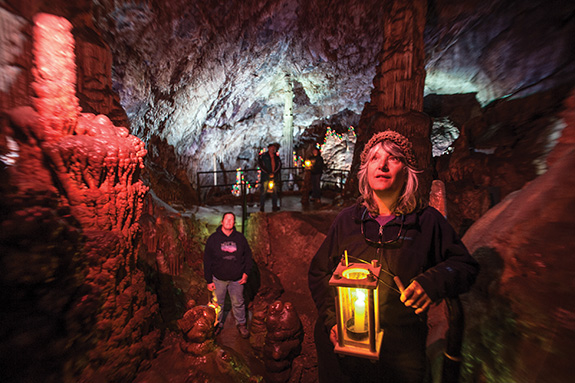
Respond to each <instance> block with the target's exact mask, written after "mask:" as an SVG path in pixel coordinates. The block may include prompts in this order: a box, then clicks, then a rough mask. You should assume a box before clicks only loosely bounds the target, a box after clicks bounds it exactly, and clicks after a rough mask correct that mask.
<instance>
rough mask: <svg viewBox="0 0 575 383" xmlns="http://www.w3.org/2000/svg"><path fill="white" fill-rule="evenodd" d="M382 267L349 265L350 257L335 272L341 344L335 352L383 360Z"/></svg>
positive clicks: (333, 283) (374, 261)
mask: <svg viewBox="0 0 575 383" xmlns="http://www.w3.org/2000/svg"><path fill="white" fill-rule="evenodd" d="M380 271H381V266H380V265H379V263H378V262H377V260H373V261H372V262H371V264H361V263H348V261H347V252H346V256H345V258H344V259H342V261H341V262H340V264H339V265H338V266H337V268H336V269H335V272H334V273H333V275H332V277H331V279H330V280H329V284H330V286H334V287H335V289H336V292H337V294H336V297H335V306H336V319H337V330H338V341H337V345H336V346H335V352H337V353H339V354H344V355H352V356H358V357H362V358H368V359H375V360H377V359H379V351H380V348H381V340H382V338H383V330H382V329H381V328H380V326H379V319H378V318H379V304H378V280H379V272H380Z"/></svg>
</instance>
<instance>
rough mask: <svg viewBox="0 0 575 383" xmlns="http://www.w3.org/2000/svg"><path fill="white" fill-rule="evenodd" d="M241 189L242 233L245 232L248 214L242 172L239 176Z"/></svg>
mask: <svg viewBox="0 0 575 383" xmlns="http://www.w3.org/2000/svg"><path fill="white" fill-rule="evenodd" d="M240 177H241V178H240V182H241V191H242V234H244V232H245V227H246V218H247V217H246V216H247V214H248V205H247V196H246V182H245V180H244V177H243V174H242V175H241V176H240Z"/></svg>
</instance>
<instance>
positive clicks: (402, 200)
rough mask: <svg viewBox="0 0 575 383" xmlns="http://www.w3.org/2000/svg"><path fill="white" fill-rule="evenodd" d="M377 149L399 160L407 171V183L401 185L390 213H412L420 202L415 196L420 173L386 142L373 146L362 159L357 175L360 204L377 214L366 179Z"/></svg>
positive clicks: (375, 204)
mask: <svg viewBox="0 0 575 383" xmlns="http://www.w3.org/2000/svg"><path fill="white" fill-rule="evenodd" d="M379 147H382V148H383V150H385V151H386V152H388V153H389V154H391V155H392V156H395V157H397V158H399V159H400V161H401V162H402V163H403V164H404V165H405V169H407V181H406V182H405V184H404V185H403V188H402V190H401V194H400V196H399V198H398V199H397V201H396V203H395V204H394V206H392V208H391V212H392V213H393V214H395V215H401V214H409V213H412V212H414V211H415V210H417V209H418V208H419V206H420V205H421V201H420V200H419V198H418V196H417V188H418V187H419V177H418V174H419V173H421V171H419V170H417V169H415V168H414V167H413V166H412V165H411V164H410V163H408V161H407V159H406V157H405V154H404V153H403V151H402V150H401V148H400V147H399V146H398V145H397V144H395V143H393V142H391V141H387V140H385V141H382V142H378V143H377V144H376V145H373V146H372V147H371V148H370V149H369V151H368V152H367V154H366V156H365V157H364V158H365V161H362V163H361V166H360V168H359V172H358V173H357V178H358V179H359V192H360V194H361V197H360V203H362V204H363V205H365V206H366V207H367V209H368V210H369V212H370V213H374V214H379V208H378V207H377V203H376V202H375V199H374V197H373V189H372V188H371V186H370V185H369V182H368V179H367V167H368V164H369V163H370V162H371V161H372V160H373V157H374V155H375V152H376V150H377V149H378V148H379ZM409 162H412V161H409Z"/></svg>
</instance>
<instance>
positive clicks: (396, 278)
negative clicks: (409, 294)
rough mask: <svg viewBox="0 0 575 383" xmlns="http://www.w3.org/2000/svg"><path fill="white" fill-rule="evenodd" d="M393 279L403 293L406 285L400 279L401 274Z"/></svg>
mask: <svg viewBox="0 0 575 383" xmlns="http://www.w3.org/2000/svg"><path fill="white" fill-rule="evenodd" d="M393 280H394V281H395V284H396V285H397V287H398V288H399V292H400V293H401V294H403V290H405V286H403V283H402V282H401V279H399V276H398V275H396V276H395V277H393Z"/></svg>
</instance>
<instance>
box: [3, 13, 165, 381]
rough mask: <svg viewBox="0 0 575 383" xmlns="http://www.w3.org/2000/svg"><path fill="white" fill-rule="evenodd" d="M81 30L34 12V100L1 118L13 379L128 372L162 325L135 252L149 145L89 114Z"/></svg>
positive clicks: (125, 375) (6, 349) (113, 377)
mask: <svg viewBox="0 0 575 383" xmlns="http://www.w3.org/2000/svg"><path fill="white" fill-rule="evenodd" d="M72 28H73V26H72V24H71V23H70V22H69V21H68V20H66V19H65V18H63V17H59V16H55V15H50V14H45V13H38V14H36V15H35V16H34V18H33V28H32V47H31V48H32V49H31V51H30V52H29V53H31V54H32V57H33V59H32V60H31V62H32V63H33V68H32V70H31V73H32V74H33V75H34V79H33V82H32V83H31V84H30V86H31V89H32V91H33V92H32V93H33V94H34V97H32V98H31V99H29V100H28V101H30V103H31V104H32V106H33V107H32V106H18V107H14V108H12V109H10V110H4V114H3V118H2V125H1V128H2V136H1V137H2V141H1V143H2V145H1V149H2V157H1V159H2V174H3V175H4V176H5V177H6V178H3V179H5V180H7V181H8V182H7V185H5V186H3V187H2V197H3V198H2V200H3V204H2V207H3V209H2V213H3V214H2V226H3V230H2V243H1V246H2V251H0V253H1V257H2V258H1V262H2V264H3V265H7V266H9V267H8V268H7V269H6V271H7V272H6V273H2V279H1V281H0V283H1V284H2V289H1V290H2V301H3V302H5V303H6V305H3V306H2V309H3V311H4V312H7V313H10V314H9V315H8V316H7V317H6V320H4V318H5V317H4V315H3V323H2V327H3V328H4V329H5V330H6V331H3V333H2V350H1V351H2V358H1V359H2V360H3V361H6V362H10V361H12V362H13V363H11V364H7V365H5V366H3V367H5V368H3V374H5V375H6V376H7V379H8V381H47V382H51V381H54V382H56V381H66V382H68V381H69V382H72V381H74V382H76V381H86V382H88V381H90V382H92V381H98V380H101V381H110V382H112V381H126V380H129V379H131V378H132V377H133V376H134V374H135V373H136V371H137V369H138V368H139V367H140V365H141V364H142V363H144V362H145V361H146V360H147V359H149V358H150V356H151V355H152V354H153V352H154V351H155V350H156V348H157V346H158V344H159V339H160V335H161V334H160V331H159V330H155V329H154V327H153V326H152V324H153V321H154V318H155V317H156V315H157V313H158V306H157V303H156V296H155V295H154V294H151V293H150V292H149V291H148V290H147V287H146V283H145V281H144V274H143V272H142V271H141V270H140V269H139V268H138V267H137V260H136V254H137V250H138V243H139V235H140V229H139V224H138V221H139V218H140V215H141V213H142V206H143V197H144V195H145V193H146V192H147V190H148V189H147V187H145V186H144V185H143V183H142V181H141V180H139V174H140V170H141V168H142V167H143V157H144V156H145V154H146V150H145V149H144V144H143V142H142V141H140V140H139V139H138V138H136V137H135V136H132V135H130V134H129V132H128V129H126V128H125V127H117V126H115V125H114V124H113V123H112V122H111V121H110V119H109V118H108V117H106V116H104V115H97V116H96V115H94V114H90V113H82V112H81V108H80V104H79V100H78V98H77V97H76V84H77V80H76V76H77V72H76V68H77V66H76V56H75V53H74V47H75V39H74V37H73V35H72ZM34 233H36V236H34V237H30V236H31V235H34ZM22 339H25V341H24V342H22ZM29 348H32V349H36V351H35V352H29ZM3 363H4V362H3ZM144 365H145V363H144Z"/></svg>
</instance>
